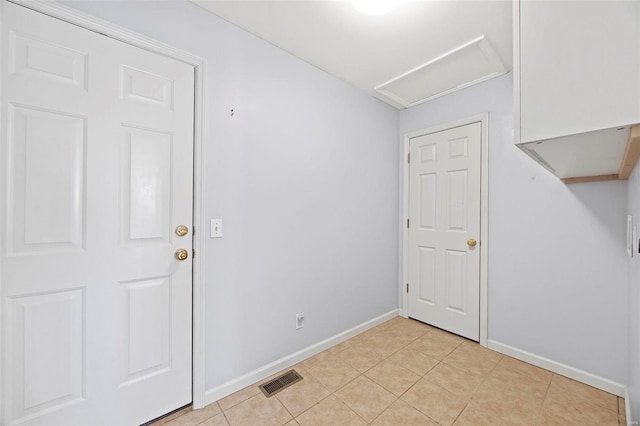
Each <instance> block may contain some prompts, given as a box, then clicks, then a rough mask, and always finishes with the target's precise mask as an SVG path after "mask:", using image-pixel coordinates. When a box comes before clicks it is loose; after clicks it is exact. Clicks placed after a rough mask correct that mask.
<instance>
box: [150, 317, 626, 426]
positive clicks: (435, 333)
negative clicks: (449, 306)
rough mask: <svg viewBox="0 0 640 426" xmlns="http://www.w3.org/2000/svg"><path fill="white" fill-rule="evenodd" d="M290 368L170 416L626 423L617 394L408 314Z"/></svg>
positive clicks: (210, 423)
mask: <svg viewBox="0 0 640 426" xmlns="http://www.w3.org/2000/svg"><path fill="white" fill-rule="evenodd" d="M294 368H295V369H296V371H298V372H299V373H300V374H301V375H302V376H303V377H304V379H303V380H302V381H300V382H298V383H296V384H294V385H292V386H290V387H289V388H287V389H285V390H283V391H281V392H280V393H278V394H276V395H275V396H272V397H271V398H266V397H265V396H264V395H263V394H262V393H261V391H260V390H259V389H258V387H257V386H258V385H259V384H260V383H258V384H256V385H253V386H249V387H247V388H245V389H243V390H241V391H239V392H236V393H234V394H233V395H230V396H228V397H226V398H223V399H221V400H219V401H217V402H215V403H213V404H210V405H208V406H207V407H206V408H204V409H202V410H195V411H191V412H188V413H186V414H183V415H181V416H179V417H177V418H175V419H173V420H171V421H168V422H165V423H164V424H165V425H167V426H190V425H193V426H195V425H201V426H217V425H231V426H236V425H252V426H256V425H288V426H292V425H301V426H314V425H323V426H325V425H329V426H340V425H366V424H371V425H390V426H412V425H451V424H454V425H460V426H462V425H473V426H482V425H487V426H500V425H562V426H564V425H580V426H584V425H594V426H608V425H619V424H626V418H625V414H624V412H625V410H624V400H623V399H621V398H618V397H616V396H615V395H611V394H609V393H606V392H603V391H601V390H598V389H595V388H592V387H590V386H587V385H584V384H581V383H578V382H575V381H573V380H570V379H567V378H565V377H563V376H559V375H557V374H553V373H551V372H549V371H547V370H543V369H541V368H538V367H534V366H532V365H530V364H526V363H523V362H521V361H518V360H516V359H514V358H510V357H508V356H504V355H502V354H500V353H497V352H494V351H492V350H489V349H486V348H483V347H481V346H480V345H478V344H477V343H474V342H471V341H468V340H466V339H463V338H460V337H458V336H456V335H453V334H450V333H447V332H444V331H442V330H439V329H437V328H433V327H430V326H428V325H426V324H423V323H421V322H418V321H414V320H408V319H404V318H402V317H396V318H393V319H392V320H390V321H387V322H385V323H383V324H381V325H379V326H377V327H375V328H373V329H371V330H368V331H366V332H365V333H362V334H360V335H358V336H356V337H354V338H352V339H350V340H347V341H345V342H343V343H340V344H339V345H337V346H334V347H332V348H330V349H328V350H326V351H324V352H322V353H319V354H317V355H315V356H313V357H311V358H308V359H306V360H305V361H303V362H301V363H300V364H298V365H296V366H294ZM265 381H266V380H265ZM261 383H263V382H261ZM154 426H155V425H154Z"/></svg>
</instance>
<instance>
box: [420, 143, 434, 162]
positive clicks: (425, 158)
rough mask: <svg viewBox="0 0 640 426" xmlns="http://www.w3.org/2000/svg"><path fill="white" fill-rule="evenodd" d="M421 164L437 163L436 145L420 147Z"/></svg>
mask: <svg viewBox="0 0 640 426" xmlns="http://www.w3.org/2000/svg"><path fill="white" fill-rule="evenodd" d="M419 152H420V163H422V164H427V163H433V162H435V161H436V159H437V158H436V152H437V145H436V144H428V145H424V146H421V147H420V151H419Z"/></svg>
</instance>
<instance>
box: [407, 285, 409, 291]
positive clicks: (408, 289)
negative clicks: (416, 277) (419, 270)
mask: <svg viewBox="0 0 640 426" xmlns="http://www.w3.org/2000/svg"><path fill="white" fill-rule="evenodd" d="M407 293H409V283H407Z"/></svg>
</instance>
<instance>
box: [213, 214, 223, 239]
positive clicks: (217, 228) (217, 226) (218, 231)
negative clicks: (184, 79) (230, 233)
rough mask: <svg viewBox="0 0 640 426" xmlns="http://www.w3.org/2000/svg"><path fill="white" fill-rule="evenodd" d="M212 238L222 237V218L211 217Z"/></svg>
mask: <svg viewBox="0 0 640 426" xmlns="http://www.w3.org/2000/svg"><path fill="white" fill-rule="evenodd" d="M211 238H222V219H211Z"/></svg>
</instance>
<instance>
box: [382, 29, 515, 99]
mask: <svg viewBox="0 0 640 426" xmlns="http://www.w3.org/2000/svg"><path fill="white" fill-rule="evenodd" d="M507 72H508V70H507V69H506V68H505V66H504V64H503V63H502V61H501V60H500V58H499V57H498V55H497V54H496V52H495V50H493V48H492V47H491V44H490V43H489V41H488V40H487V39H485V38H484V36H480V37H478V38H476V39H473V40H471V41H470V42H468V43H465V44H463V45H462V46H459V47H457V48H455V49H453V50H451V51H449V52H447V53H445V54H443V55H441V56H438V57H437V58H434V59H432V60H430V61H429V62H427V63H425V64H422V65H420V66H418V67H416V68H414V69H412V70H411V71H409V72H406V73H404V74H402V75H400V76H398V77H395V78H393V79H391V80H389V81H387V82H386V83H383V84H381V85H379V86H377V87H376V88H375V90H376V91H377V92H378V93H380V94H381V95H382V96H384V97H386V98H388V99H391V100H393V101H395V102H397V103H399V104H401V105H402V106H404V107H405V108H409V107H412V106H414V105H418V104H421V103H423V102H426V101H429V100H431V99H434V98H437V97H439V96H442V95H446V94H448V93H451V92H454V91H456V90H460V89H463V88H465V87H468V86H471V85H473V84H477V83H480V82H482V81H485V80H489V79H491V78H494V77H498V76H500V75H503V74H505V73H507Z"/></svg>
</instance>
